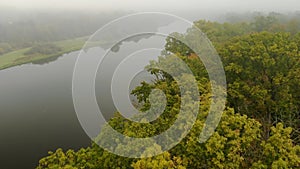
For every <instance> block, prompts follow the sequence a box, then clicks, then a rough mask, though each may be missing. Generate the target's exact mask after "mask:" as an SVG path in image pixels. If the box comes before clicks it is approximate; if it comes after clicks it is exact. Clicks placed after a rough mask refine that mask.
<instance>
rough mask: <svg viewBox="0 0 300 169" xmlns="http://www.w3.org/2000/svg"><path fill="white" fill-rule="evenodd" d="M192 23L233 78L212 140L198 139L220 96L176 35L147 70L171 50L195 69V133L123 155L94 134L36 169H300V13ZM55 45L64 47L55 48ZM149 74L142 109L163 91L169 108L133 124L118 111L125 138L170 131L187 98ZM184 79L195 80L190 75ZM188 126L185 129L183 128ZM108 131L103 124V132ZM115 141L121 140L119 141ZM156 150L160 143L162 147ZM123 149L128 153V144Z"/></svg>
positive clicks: (141, 91)
mask: <svg viewBox="0 0 300 169" xmlns="http://www.w3.org/2000/svg"><path fill="white" fill-rule="evenodd" d="M194 26H196V27H198V28H199V29H200V30H202V31H203V32H204V33H205V34H206V36H207V37H208V38H209V39H210V40H211V41H212V43H213V45H214V46H215V48H216V50H217V52H218V54H219V56H220V57H221V60H222V62H223V66H224V69H225V73H226V78H227V79H226V80H227V102H226V108H225V110H224V112H223V115H222V117H221V121H220V123H219V125H218V127H217V129H216V130H215V132H214V133H213V135H212V136H211V137H210V138H209V139H208V140H207V141H206V142H204V143H199V142H198V137H199V134H200V132H201V130H202V128H203V126H204V122H205V119H206V117H207V114H208V109H209V106H210V104H211V100H213V99H214V96H213V95H212V93H211V82H210V81H209V78H208V75H207V72H206V70H205V67H204V65H203V64H202V63H201V61H199V58H198V57H195V53H194V51H192V50H191V49H190V48H189V47H187V46H186V45H185V44H183V43H181V42H180V41H178V40H176V39H174V38H173V37H172V36H170V37H168V38H167V39H166V45H165V52H164V53H165V55H162V56H160V57H159V59H158V61H153V62H151V63H149V67H151V65H154V64H166V63H168V62H169V59H170V58H171V57H170V55H168V54H170V53H171V54H172V55H176V56H177V57H179V58H181V59H182V60H184V62H185V63H186V64H187V65H188V66H189V67H190V68H191V70H192V72H193V74H194V75H195V77H196V80H197V84H198V89H199V94H200V97H201V98H200V100H201V101H200V102H199V105H201V106H200V108H199V114H198V116H197V120H196V122H195V124H194V125H193V127H192V129H191V132H190V133H188V135H187V136H186V137H185V138H184V139H183V140H182V141H181V142H180V143H179V144H178V145H176V146H175V147H173V148H172V149H171V150H169V151H167V152H164V153H163V154H160V155H158V156H155V157H150V158H126V157H121V156H117V155H115V154H112V153H110V152H108V151H106V150H104V149H102V148H100V147H99V146H98V145H97V141H96V140H97V139H96V140H95V141H94V142H92V143H91V145H90V146H89V147H86V148H82V149H80V150H63V149H61V148H58V149H57V150H56V151H54V152H49V155H48V156H47V157H44V158H42V159H40V161H39V164H38V166H37V169H43V168H50V169H57V168H64V169H77V168H120V169H123V168H124V169H125V168H134V169H150V168H168V169H171V168H177V169H184V168H223V169H232V168H253V169H269V168H272V169H282V168H300V136H299V133H300V91H299V89H300V18H299V14H297V13H296V14H293V15H284V14H279V13H269V14H268V15H261V14H259V15H254V16H252V17H251V18H249V17H248V18H243V17H234V16H233V17H231V19H228V20H227V21H226V22H212V21H207V20H199V21H195V22H194ZM179 36H181V37H183V38H195V39H196V38H197V37H193V36H189V31H187V32H186V33H184V34H181V35H179ZM2 45H3V44H2ZM53 49H54V50H59V48H57V47H54V46H53ZM32 52H36V51H32ZM37 52H38V51H37ZM148 71H149V72H150V73H151V74H153V75H155V76H156V77H159V78H157V79H156V80H155V83H153V84H150V83H146V82H143V83H141V85H140V86H139V87H137V88H136V89H134V90H133V91H132V94H133V95H135V96H136V97H137V98H138V101H139V102H140V103H142V105H143V106H142V107H141V110H142V111H146V110H148V109H149V108H150V102H149V98H148V97H149V94H150V91H151V90H152V89H155V88H158V89H161V90H162V91H164V93H165V94H166V96H167V106H166V108H165V111H164V113H163V114H162V115H161V116H160V117H159V118H158V119H157V120H155V121H153V122H151V123H149V124H147V125H145V124H139V123H135V122H132V121H129V120H127V119H125V118H124V117H123V116H122V115H121V114H120V113H119V112H116V113H115V115H114V117H113V118H112V119H110V121H109V123H108V124H107V125H110V126H111V127H112V128H114V129H115V130H117V131H118V132H120V133H122V134H124V135H126V136H130V137H137V138H144V137H150V136H154V135H157V134H159V133H161V132H163V131H165V130H166V129H168V128H169V127H170V125H172V124H173V122H174V120H175V119H176V115H177V114H178V111H179V107H180V103H181V102H182V101H184V100H183V98H180V94H181V93H180V89H179V87H178V84H177V83H176V82H175V80H174V79H173V78H172V77H170V76H169V75H168V74H166V73H165V72H163V71H159V70H155V69H152V68H148ZM179 76H180V77H182V78H183V79H184V80H188V79H189V77H188V76H186V75H185V74H181V75H179ZM191 106H192V105H191ZM186 111H188V110H186ZM186 118H189V117H186ZM183 128H184V126H180V127H179V128H178V130H182V129H183ZM105 132H106V130H105V128H104V129H103V130H102V131H101V133H100V134H99V136H98V137H99V138H101V137H102V136H103V135H105ZM110 141H112V142H114V143H116V144H117V143H118V140H110ZM136 146H137V147H142V146H143V145H136ZM121 148H122V147H121ZM156 148H157V149H161V148H162V147H159V145H157V146H156ZM123 149H124V151H126V147H123ZM149 151H156V150H148V149H146V150H144V153H145V155H146V154H147V153H148V152H149Z"/></svg>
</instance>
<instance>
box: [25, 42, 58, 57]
mask: <svg viewBox="0 0 300 169" xmlns="http://www.w3.org/2000/svg"><path fill="white" fill-rule="evenodd" d="M60 51H62V49H61V48H60V47H58V46H56V45H55V44H38V45H35V46H33V47H32V48H31V49H30V50H28V51H27V52H25V53H24V54H25V55H31V56H32V55H50V54H55V53H58V52H60Z"/></svg>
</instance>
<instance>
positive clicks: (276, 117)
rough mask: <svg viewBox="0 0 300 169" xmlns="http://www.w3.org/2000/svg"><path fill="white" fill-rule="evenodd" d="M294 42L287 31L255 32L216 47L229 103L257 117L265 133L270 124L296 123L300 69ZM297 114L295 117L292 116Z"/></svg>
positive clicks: (299, 59)
mask: <svg viewBox="0 0 300 169" xmlns="http://www.w3.org/2000/svg"><path fill="white" fill-rule="evenodd" d="M297 44H298V43H297V42H295V40H294V39H293V37H292V36H290V34H288V33H268V32H262V33H254V34H250V35H245V36H241V37H236V38H233V39H232V40H231V41H229V42H227V43H225V44H224V46H223V47H222V48H221V49H220V50H219V53H220V55H221V57H222V59H223V63H224V65H225V71H226V76H227V81H228V95H229V97H228V103H229V105H230V106H232V107H234V109H235V111H236V112H238V113H243V114H247V115H249V116H250V117H253V118H256V119H258V120H260V121H261V122H262V123H263V124H264V127H265V132H266V137H268V133H269V128H270V127H271V126H272V124H274V123H277V122H283V123H284V124H285V125H287V126H291V127H294V128H295V129H297V126H299V124H300V123H299V120H298V119H299V110H300V107H299V105H300V104H299V101H300V100H299V96H300V95H299V93H298V92H296V91H295V90H297V88H298V87H299V86H298V85H297V84H299V83H300V79H299V78H298V79H297V78H295V77H296V76H295V74H294V72H299V70H300V65H299V63H300V55H299V48H298V46H297ZM295 117H296V118H295Z"/></svg>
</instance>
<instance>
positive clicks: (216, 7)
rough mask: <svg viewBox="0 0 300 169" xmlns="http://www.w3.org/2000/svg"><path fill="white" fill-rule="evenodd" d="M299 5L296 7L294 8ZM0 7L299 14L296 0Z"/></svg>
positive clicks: (47, 2) (17, 3)
mask: <svg viewBox="0 0 300 169" xmlns="http://www.w3.org/2000/svg"><path fill="white" fill-rule="evenodd" d="M297 4H299V5H297ZM0 7H2V8H3V7H5V8H15V9H81V10H85V9H89V10H102V11H103V10H132V11H162V12H171V11H178V10H199V11H219V12H222V13H224V12H243V11H246V12H254V11H262V12H271V11H274V12H291V11H299V10H300V3H299V1H297V0H286V1H281V0H264V1H259V0H252V1H241V0H186V1H184V0H177V1H176V3H174V1H173V0H164V1H161V0H151V1H149V0H147V1H140V0H127V1H120V0H100V1H99V0H89V1H84V0H63V1H61V0H26V1H24V0H2V1H1V2H0Z"/></svg>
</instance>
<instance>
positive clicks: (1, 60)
mask: <svg viewBox="0 0 300 169" xmlns="http://www.w3.org/2000/svg"><path fill="white" fill-rule="evenodd" d="M86 40H87V37H81V38H76V39H71V40H64V41H57V42H52V43H53V44H55V45H56V46H58V47H60V48H61V49H62V50H61V51H60V52H57V53H52V54H49V55H41V54H40V55H25V54H24V53H26V52H27V51H29V50H30V49H31V48H24V49H20V50H17V51H13V52H10V53H6V54H4V55H0V70H2V69H6V68H9V67H13V66H17V65H22V64H25V63H31V62H35V61H39V60H42V59H47V58H51V57H56V56H60V55H63V54H65V53H69V52H72V51H76V50H80V49H81V48H82V47H83V45H84V43H85V41H86Z"/></svg>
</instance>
